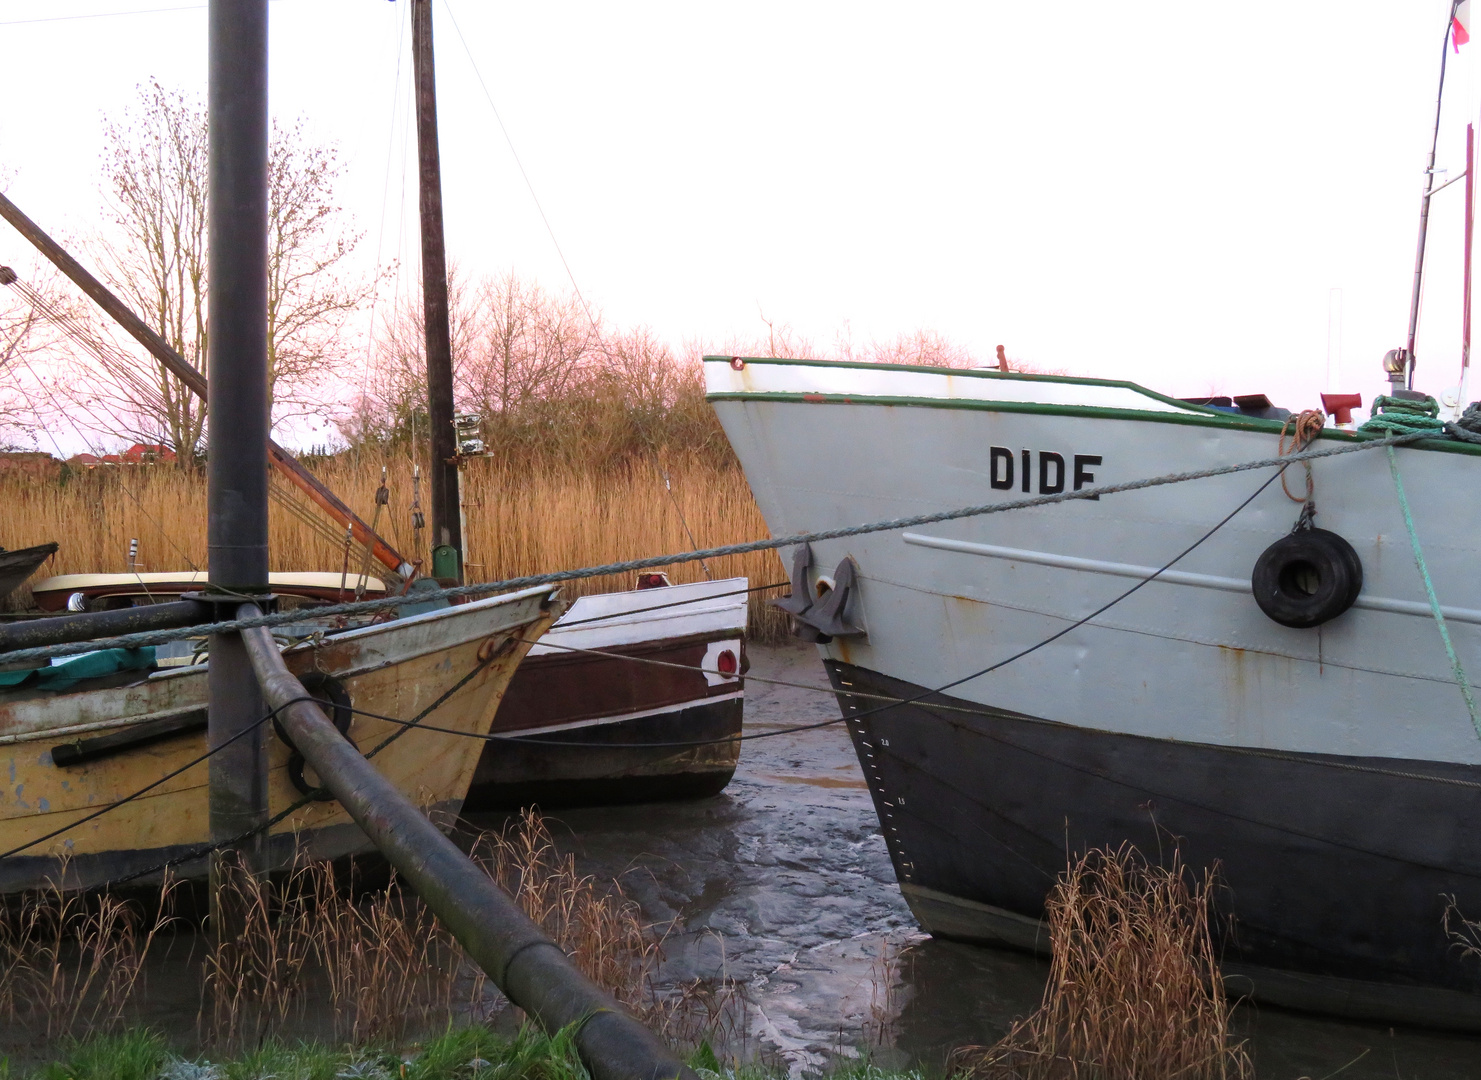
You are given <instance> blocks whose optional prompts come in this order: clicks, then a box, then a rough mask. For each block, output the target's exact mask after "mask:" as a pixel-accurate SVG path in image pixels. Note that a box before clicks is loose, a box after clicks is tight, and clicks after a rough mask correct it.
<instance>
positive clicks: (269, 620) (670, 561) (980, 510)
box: [0, 429, 1436, 663]
mask: <svg viewBox="0 0 1481 1080" xmlns="http://www.w3.org/2000/svg"><path fill="white" fill-rule="evenodd" d="M1435 437H1436V432H1434V431H1432V430H1429V429H1426V430H1424V431H1412V432H1407V433H1402V434H1396V435H1391V436H1389V437H1387V438H1381V439H1373V440H1371V441H1364V442H1356V443H1347V444H1344V445H1342V446H1335V447H1328V448H1326V449H1322V450H1307V451H1303V452H1302V453H1299V454H1288V455H1286V456H1284V457H1280V456H1277V457H1273V458H1260V459H1258V460H1255V461H1244V462H1237V463H1235V464H1233V465H1220V466H1216V467H1214V468H1210V469H1198V470H1194V471H1191V472H1181V473H1167V474H1165V475H1162V476H1153V477H1148V478H1146V479H1142V480H1129V481H1127V482H1125V483H1121V484H1101V485H1099V486H1097V487H1087V488H1081V489H1080V490H1079V491H1066V492H1060V493H1058V494H1054V495H1037V496H1034V497H1032V498H1028V499H1014V500H1011V501H1006V502H997V503H985V504H982V505H978V506H964V507H961V508H960V509H956V510H942V511H937V512H935V513H930V514H915V515H912V516H910V517H899V518H890V519H887V520H885V521H875V522H870V523H868V524H864V525H850V526H845V527H843V528H838V529H822V530H819V531H817V532H808V533H795V534H793V535H791V536H780V537H776V538H773V539H770V540H750V541H746V542H744V543H739V544H724V545H721V546H719V547H713V548H705V549H702V550H699V551H687V552H679V553H676V554H670V555H655V556H652V557H649V558H645V559H629V560H626V561H624V562H615V563H606V564H603V565H600V566H585V567H580V568H578V569H575V570H559V571H555V572H553V573H547V574H529V575H526V576H524V577H517V578H507V579H505V580H503V581H490V582H482V583H479V584H475V585H457V586H453V587H451V588H446V589H437V590H428V591H427V592H425V593H419V594H418V597H417V598H418V600H437V599H444V598H445V599H452V598H454V597H461V596H474V595H478V594H482V593H497V592H507V591H511V590H514V589H522V588H529V587H532V586H535V585H554V584H558V583H560V582H563V581H581V580H585V579H587V578H594V577H606V576H608V575H611V574H624V573H632V572H633V571H636V570H652V569H656V568H658V567H661V566H671V565H676V564H679V563H689V562H698V561H700V560H701V559H718V558H723V557H725V556H728V555H746V554H749V553H751V552H753V551H774V550H776V549H778V548H784V547H793V546H795V545H797V544H807V543H814V542H816V541H819V540H835V539H840V538H843V537H849V536H864V535H867V534H869V533H877V532H890V531H894V530H898V529H909V528H914V527H916V526H919V525H931V524H935V523H938V522H943V521H956V520H958V519H961V518H970V517H982V516H984V515H987V514H1000V513H1004V512H1006V511H1009V510H1025V509H1030V508H1033V507H1037V506H1053V505H1055V504H1057V503H1063V502H1072V501H1075V500H1078V499H1098V498H1100V497H1101V496H1102V495H1116V494H1120V493H1122V492H1126V491H1141V490H1144V489H1147V488H1154V487H1163V486H1165V485H1168V484H1182V483H1187V482H1188V481H1191V480H1207V479H1211V478H1213V477H1218V476H1231V475H1234V474H1236V473H1242V472H1249V471H1251V470H1255V469H1269V468H1276V469H1283V468H1284V467H1285V466H1288V465H1294V464H1298V463H1300V462H1303V461H1316V460H1319V459H1321V458H1328V457H1337V456H1339V455H1342V454H1353V453H1359V452H1361V451H1364V450H1376V449H1378V448H1380V447H1384V446H1403V445H1406V444H1408V443H1413V442H1418V441H1420V440H1422V439H1433V438H1435ZM1277 475H1279V474H1277ZM1272 479H1273V477H1272ZM243 599H244V600H250V599H253V598H252V597H243ZM404 603H406V598H405V597H401V596H389V597H384V598H381V599H377V600H365V601H361V602H358V603H348V604H332V605H329V606H327V607H320V608H301V609H298V610H295V611H286V612H277V613H275V614H271V615H257V616H253V617H252V618H250V619H228V620H224V621H221V622H214V623H206V624H202V625H199V626H191V627H184V628H181V629H178V630H156V631H150V632H148V633H139V634H125V635H122V636H120V637H114V638H103V639H98V640H94V641H90V642H70V643H68V644H64V645H45V646H39V647H37V648H33V649H16V650H14V651H13V652H8V653H3V654H0V655H3V657H4V659H5V661H6V662H7V663H20V662H23V661H26V660H47V659H50V658H52V657H54V656H73V655H75V654H77V653H83V652H92V651H94V650H96V649H130V648H139V647H140V646H144V645H163V644H166V643H168V642H171V641H180V640H183V639H185V638H192V637H200V636H202V635H206V634H226V633H232V632H235V631H238V630H248V629H251V628H253V627H258V626H268V627H272V626H284V625H287V624H289V623H295V622H303V621H305V620H310V619H326V618H334V617H337V616H340V615H362V614H369V613H371V612H376V611H382V610H385V609H387V608H394V607H397V606H399V605H401V604H404Z"/></svg>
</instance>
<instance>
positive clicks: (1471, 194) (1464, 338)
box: [1456, 124, 1476, 405]
mask: <svg viewBox="0 0 1481 1080" xmlns="http://www.w3.org/2000/svg"><path fill="white" fill-rule="evenodd" d="M1475 172H1476V127H1475V125H1474V124H1467V125H1466V240H1465V260H1466V265H1465V273H1464V274H1463V275H1462V280H1463V282H1464V284H1463V287H1462V289H1463V291H1462V296H1461V317H1460V324H1461V325H1460V394H1461V397H1460V400H1459V401H1457V402H1456V404H1457V405H1464V404H1465V391H1466V373H1467V372H1468V371H1469V370H1470V367H1471V237H1472V235H1473V234H1474V233H1475V231H1476V178H1475Z"/></svg>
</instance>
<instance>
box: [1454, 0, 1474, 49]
mask: <svg viewBox="0 0 1481 1080" xmlns="http://www.w3.org/2000/svg"><path fill="white" fill-rule="evenodd" d="M1450 40H1451V42H1452V43H1453V44H1454V46H1455V51H1456V52H1460V47H1461V46H1462V45H1464V44H1465V43H1466V42H1468V41H1470V40H1471V0H1460V3H1458V4H1456V5H1455V11H1454V12H1453V13H1452V14H1451V16H1450Z"/></svg>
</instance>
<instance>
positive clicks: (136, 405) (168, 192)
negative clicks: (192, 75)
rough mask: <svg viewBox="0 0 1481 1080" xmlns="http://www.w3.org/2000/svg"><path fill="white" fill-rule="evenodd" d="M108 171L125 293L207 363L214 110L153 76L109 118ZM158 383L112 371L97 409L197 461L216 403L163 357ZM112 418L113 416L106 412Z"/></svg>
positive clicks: (115, 275) (120, 285)
mask: <svg viewBox="0 0 1481 1080" xmlns="http://www.w3.org/2000/svg"><path fill="white" fill-rule="evenodd" d="M103 145H104V150H103V177H104V185H105V198H106V199H107V203H108V209H109V217H110V219H111V224H112V225H113V226H114V229H113V230H112V232H111V233H110V234H109V235H108V236H107V237H106V238H105V239H103V240H101V241H100V242H99V243H98V244H97V245H96V246H97V250H98V252H99V254H100V256H101V262H102V269H103V273H104V275H105V276H106V277H107V278H108V280H109V283H110V284H111V285H112V286H113V287H114V289H116V290H117V291H118V292H119V293H120V295H121V297H122V299H123V300H124V302H125V303H127V304H128V305H129V306H130V307H132V308H133V309H134V310H135V311H136V312H138V314H139V316H140V317H141V318H142V319H144V321H145V322H147V323H149V324H150V325H151V326H153V327H154V329H155V330H157V331H158V332H159V333H160V335H161V336H162V337H163V338H164V339H165V341H167V342H168V343H169V344H170V346H171V348H173V349H174V350H175V351H176V352H177V353H179V354H180V355H181V356H182V357H183V358H184V359H185V361H186V362H187V363H189V364H190V365H191V366H192V367H194V368H196V369H197V370H198V371H203V370H205V366H206V163H207V133H206V114H205V110H204V109H203V108H202V107H201V106H200V104H199V103H198V102H196V101H193V100H191V99H189V98H187V97H186V96H185V94H184V93H182V92H181V91H179V90H167V89H165V88H164V87H163V86H161V85H160V84H159V83H158V82H156V81H153V80H151V81H150V82H149V83H148V84H147V85H145V86H142V87H140V89H139V100H138V101H137V102H136V103H134V104H133V105H130V106H128V107H126V108H125V109H124V110H123V111H122V113H120V114H119V115H118V116H116V117H112V118H108V119H106V120H105V121H104V123H103ZM140 362H141V364H144V365H148V367H149V370H150V375H151V377H150V380H149V382H150V389H151V390H152V393H148V394H145V393H142V392H141V388H140V387H139V386H138V385H137V384H135V383H134V382H133V381H132V380H127V379H118V378H117V377H114V378H106V377H105V378H102V379H100V380H99V381H100V382H102V383H103V384H104V385H102V386H100V387H98V388H97V390H96V393H95V396H94V409H95V410H97V411H98V412H101V413H102V414H103V415H104V417H106V419H107V420H111V421H112V422H113V423H114V424H115V425H116V428H117V429H118V430H116V431H115V432H114V433H115V434H119V435H127V436H138V435H143V434H149V433H154V432H157V433H158V436H159V437H160V438H162V439H164V440H165V441H167V442H168V444H169V445H170V447H171V448H172V449H174V451H175V452H176V454H177V455H178V458H179V460H180V462H181V463H182V464H186V465H191V464H194V462H195V458H196V455H197V454H198V453H199V450H200V446H201V442H202V437H203V436H204V433H205V424H206V407H205V404H204V403H203V402H201V401H198V400H197V399H196V398H195V396H194V395H193V394H191V392H190V390H189V389H187V388H186V386H185V384H184V383H183V382H181V381H180V379H179V378H178V377H177V376H175V375H173V374H172V373H171V372H170V371H169V369H167V368H166V367H165V366H164V365H163V364H161V363H160V362H159V361H157V360H155V359H154V358H152V357H151V358H149V359H148V360H141V361H140ZM105 422H106V420H105Z"/></svg>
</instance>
